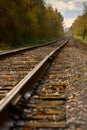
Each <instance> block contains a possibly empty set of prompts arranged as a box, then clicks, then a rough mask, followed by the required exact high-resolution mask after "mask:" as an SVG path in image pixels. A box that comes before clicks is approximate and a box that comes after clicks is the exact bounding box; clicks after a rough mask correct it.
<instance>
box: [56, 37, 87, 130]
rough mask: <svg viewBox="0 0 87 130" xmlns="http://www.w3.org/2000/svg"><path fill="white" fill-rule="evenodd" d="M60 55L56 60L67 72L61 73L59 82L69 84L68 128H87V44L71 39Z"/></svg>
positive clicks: (74, 129)
mask: <svg viewBox="0 0 87 130" xmlns="http://www.w3.org/2000/svg"><path fill="white" fill-rule="evenodd" d="M58 57H59V58H58V59H59V60H57V61H56V62H58V66H59V68H60V69H61V73H63V74H64V73H65V78H61V73H60V76H59V81H58V82H60V83H64V84H66V86H67V87H66V94H67V97H68V100H67V102H66V117H67V124H68V128H67V129H66V130H87V45H85V44H84V43H81V42H79V41H78V40H74V39H70V42H69V43H68V44H67V46H66V47H65V48H64V49H63V52H62V53H60V54H59V56H58ZM61 57H62V59H61ZM60 61H61V63H60ZM59 63H60V64H59Z"/></svg>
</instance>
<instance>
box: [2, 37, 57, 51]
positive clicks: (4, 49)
mask: <svg viewBox="0 0 87 130" xmlns="http://www.w3.org/2000/svg"><path fill="white" fill-rule="evenodd" d="M53 40H55V39H51V40H44V39H43V40H41V39H37V40H31V41H29V42H28V43H22V44H21V45H16V47H12V46H8V45H7V44H6V43H0V51H6V50H12V49H18V48H21V47H31V46H35V45H41V44H45V43H47V42H50V41H53Z"/></svg>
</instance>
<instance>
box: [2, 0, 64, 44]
mask: <svg viewBox="0 0 87 130" xmlns="http://www.w3.org/2000/svg"><path fill="white" fill-rule="evenodd" d="M63 34H64V32H63V17H62V15H61V13H60V12H58V11H57V9H56V10H53V8H52V7H51V6H47V5H46V3H44V1H43V0H9V1H7V0H0V44H6V45H8V46H13V47H16V46H22V45H24V44H29V42H32V41H48V40H51V39H55V38H58V37H61V36H63Z"/></svg>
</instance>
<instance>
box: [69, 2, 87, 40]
mask: <svg viewBox="0 0 87 130" xmlns="http://www.w3.org/2000/svg"><path fill="white" fill-rule="evenodd" d="M71 32H72V34H73V35H74V36H75V37H78V38H80V39H83V40H86V41H87V3H84V12H83V14H82V15H80V16H78V17H77V19H76V20H75V21H74V23H73V25H72V27H71Z"/></svg>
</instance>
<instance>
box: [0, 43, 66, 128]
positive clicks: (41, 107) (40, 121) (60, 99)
mask: <svg viewBox="0 0 87 130" xmlns="http://www.w3.org/2000/svg"><path fill="white" fill-rule="evenodd" d="M62 42H63V41H62ZM66 43H67V41H66V42H64V43H63V44H62V45H60V46H59V44H58V42H57V43H55V44H52V45H50V46H46V47H45V46H44V47H40V48H38V49H37V48H36V49H33V51H32V50H31V51H28V50H27V51H25V52H20V53H18V52H17V54H15V55H13V54H12V55H13V56H12V57H11V56H9V57H7V58H6V56H5V57H4V58H1V61H2V64H4V66H1V72H3V74H2V75H0V76H1V78H2V80H1V85H0V100H1V101H0V111H1V112H0V114H1V115H2V113H3V112H4V111H7V112H6V114H7V113H9V112H10V114H7V117H8V115H9V116H10V119H13V122H15V121H17V122H16V123H14V125H12V126H10V127H9V129H11V130H16V129H23V130H29V129H33V130H34V129H35V130H36V129H57V130H58V129H65V128H66V127H67V124H66V115H65V102H66V99H67V97H66V95H65V89H66V85H65V84H60V83H56V82H54V81H56V72H57V71H56V66H57V65H56V63H54V64H53V65H52V67H51V69H49V71H48V72H47V73H46V72H45V71H46V70H47V69H48V68H49V65H50V64H51V63H52V62H53V60H54V59H55V56H56V55H57V54H58V53H59V51H60V49H61V48H62V47H63V46H65V44H66ZM44 50H45V53H44ZM49 53H50V54H49ZM44 54H45V55H44ZM48 54H49V55H48ZM47 55H48V56H47ZM45 56H46V57H45ZM44 57H45V58H44ZM43 58H44V59H43ZM42 59H43V60H42ZM41 60H42V61H41ZM40 61H41V62H40ZM39 62H40V63H39ZM38 63H39V64H38ZM37 64H38V65H37ZM36 65H37V66H36ZM35 66H36V67H35ZM34 67H35V68H34ZM33 68H34V69H33ZM31 70H32V71H31ZM29 72H30V73H29ZM44 73H45V74H44ZM26 75H27V76H26ZM39 75H40V76H41V77H42V75H44V77H42V78H41V79H40V80H39ZM24 77H25V78H24ZM23 78H24V79H23ZM37 79H38V81H39V83H38V82H37ZM46 79H47V81H46ZM52 79H54V81H53V82H54V84H53V83H51V82H52ZM50 80H51V82H50ZM36 88H38V89H36ZM26 91H27V92H26ZM25 93H26V94H25ZM23 95H24V96H23ZM16 112H17V113H16ZM13 114H14V115H13ZM10 122H11V121H10ZM26 122H27V123H26ZM48 123H49V126H48ZM6 129H7V127H6ZM3 130H4V129H3Z"/></svg>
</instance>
